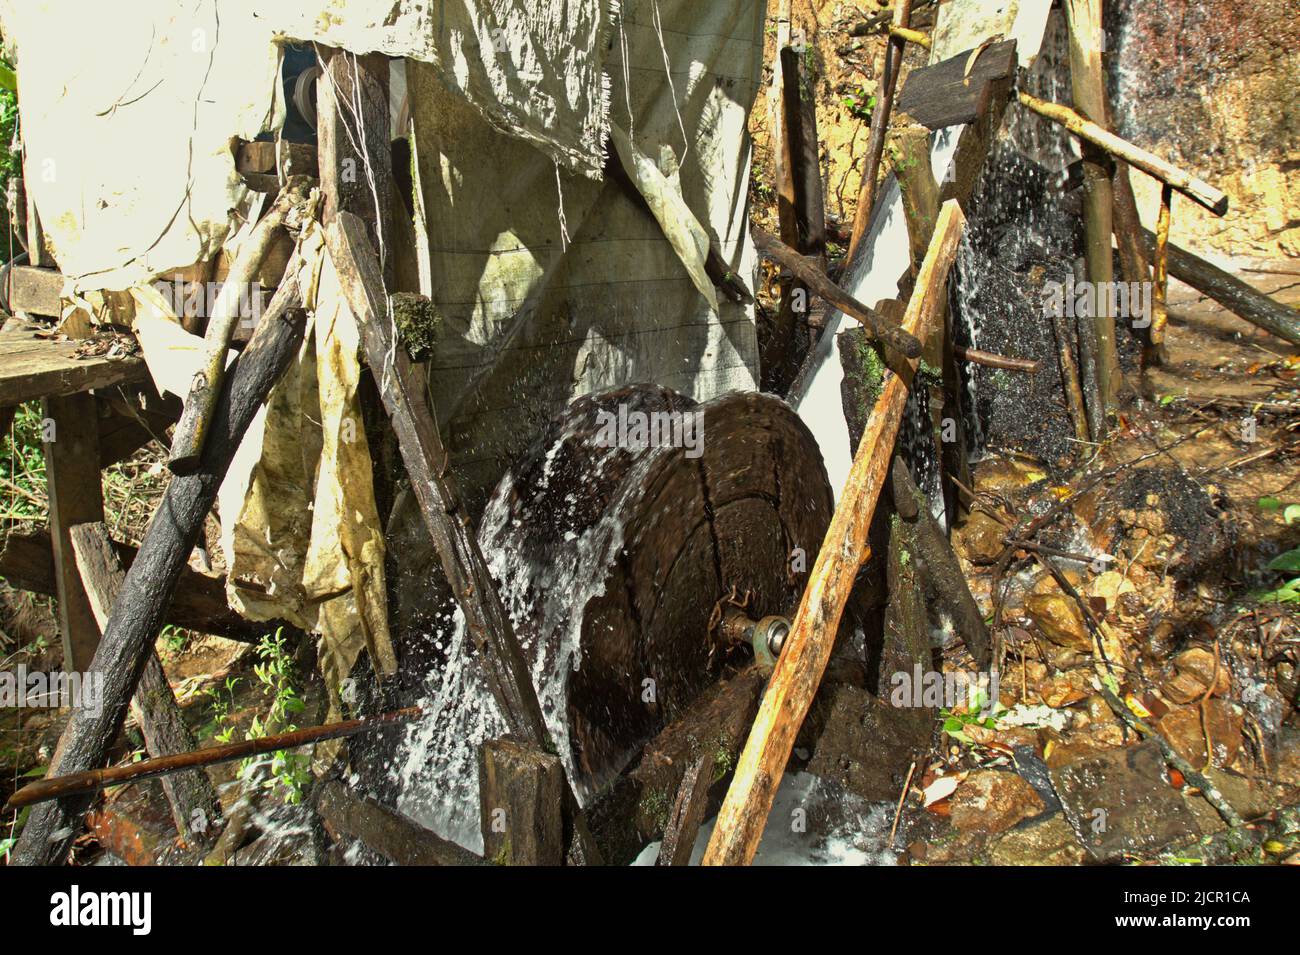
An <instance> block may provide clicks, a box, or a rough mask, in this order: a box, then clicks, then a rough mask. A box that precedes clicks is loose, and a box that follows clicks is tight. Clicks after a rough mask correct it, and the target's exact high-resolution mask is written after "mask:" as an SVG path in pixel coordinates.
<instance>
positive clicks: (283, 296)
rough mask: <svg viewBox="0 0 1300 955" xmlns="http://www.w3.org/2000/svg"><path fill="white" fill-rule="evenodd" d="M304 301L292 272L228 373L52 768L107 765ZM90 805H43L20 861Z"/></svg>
mask: <svg viewBox="0 0 1300 955" xmlns="http://www.w3.org/2000/svg"><path fill="white" fill-rule="evenodd" d="M298 302H299V297H298V283H297V280H296V279H291V278H286V279H285V281H284V282H283V283H281V285H280V288H279V289H277V290H276V293H275V295H274V296H273V297H272V299H271V303H270V305H269V306H268V308H267V311H266V313H265V314H264V315H263V316H262V321H261V322H259V323H258V326H257V328H256V329H255V330H254V332H253V337H252V339H251V340H250V341H249V343H248V347H247V348H245V349H244V352H243V354H242V355H241V356H240V357H239V359H238V360H237V361H236V362H235V365H234V367H233V369H232V370H231V373H230V374H229V375H228V376H227V377H226V386H225V387H224V388H223V389H222V395H221V400H220V401H219V402H218V403H217V408H216V414H215V416H214V419H213V427H212V430H211V431H210V432H209V435H208V440H207V442H206V443H205V446H204V452H203V458H202V461H201V462H200V466H199V468H198V470H196V471H195V472H194V473H193V474H189V475H185V476H175V477H173V478H172V480H171V482H170V483H169V484H168V485H167V490H166V492H165V493H164V494H163V498H162V501H161V502H160V503H159V505H158V510H157V511H155V513H154V516H153V520H151V521H150V522H149V529H148V530H147V531H146V532H145V537H144V541H143V542H142V543H141V545H140V553H139V554H138V555H137V557H136V560H135V563H134V564H132V565H131V569H130V570H129V571H127V575H126V580H125V581H123V583H122V590H121V593H120V594H119V596H118V600H117V603H116V604H115V605H114V607H113V613H112V616H110V617H109V621H108V625H107V626H106V627H105V628H104V637H103V639H102V640H101V641H100V645H99V649H98V650H97V651H96V653H95V658H94V660H93V661H92V662H91V668H92V669H94V670H97V671H98V672H100V673H102V674H103V675H104V694H103V700H102V706H101V707H99V708H98V709H97V710H93V711H92V710H91V709H90V708H87V707H80V708H78V709H77V710H76V711H74V712H73V714H72V718H71V719H70V720H69V722H68V725H67V727H66V728H65V729H64V731H63V735H62V736H61V737H60V738H59V744H58V747H57V748H56V750H55V753H54V758H53V759H52V760H51V762H50V769H49V772H50V774H51V775H55V774H67V773H79V772H85V771H89V770H93V769H95V768H96V767H98V766H99V765H100V764H102V763H103V761H104V757H105V755H106V753H107V751H108V747H109V745H110V743H111V742H112V741H113V738H114V737H115V736H116V735H117V732H118V730H119V729H120V727H121V725H122V719H123V717H124V716H125V715H126V709H127V704H128V703H129V701H130V699H131V696H132V695H133V694H134V693H135V687H136V684H137V683H138V682H139V677H140V671H141V670H142V669H143V668H144V664H145V660H146V659H147V658H148V651H149V649H150V648H151V647H152V646H153V641H154V639H155V638H156V636H157V634H158V630H159V629H160V628H161V627H162V625H163V620H164V619H165V618H166V612H167V604H168V602H169V601H170V599H171V596H172V592H173V590H174V589H175V586H176V579H177V578H178V577H179V576H180V573H181V571H182V569H183V568H184V567H185V566H186V563H187V561H188V560H189V556H190V552H191V551H193V550H194V543H195V541H197V540H198V536H199V532H200V531H201V530H202V528H203V522H204V520H205V519H206V518H207V515H208V512H209V511H211V510H212V504H213V502H214V501H215V500H216V497H217V489H218V488H219V487H220V486H221V481H222V478H223V477H224V476H225V473H226V469H227V468H228V467H229V466H230V460H231V458H232V457H234V454H235V449H236V448H237V447H238V446H239V442H240V440H241V439H242V438H243V436H244V432H246V431H247V430H248V426H249V424H250V423H251V422H252V420H253V417H254V415H256V414H257V410H258V408H260V407H261V406H262V404H263V402H265V400H266V396H267V395H268V394H269V393H270V390H271V387H272V386H273V385H274V384H275V383H276V382H277V381H278V380H279V379H280V376H281V375H282V374H283V373H284V370H285V369H286V368H288V367H289V363H290V362H291V361H292V360H293V359H294V357H295V356H296V355H297V354H298V347H299V345H301V343H302V337H303V330H304V328H305V326H306V316H305V315H304V314H303V313H302V312H301V311H300V310H299V309H298V308H297V305H298ZM88 805H89V800H88V799H86V798H84V797H73V798H70V799H62V800H59V801H57V802H49V803H46V804H44V805H42V806H41V807H39V808H38V809H34V810H33V811H32V814H31V816H30V817H29V818H28V820H27V825H26V826H25V827H24V828H23V832H22V835H21V836H20V837H19V839H18V845H17V846H16V847H15V848H14V852H13V855H12V857H11V862H12V863H16V864H18V865H53V864H57V863H59V862H61V861H62V860H63V858H64V856H65V855H66V854H67V850H68V847H69V845H71V843H72V840H73V838H75V836H76V834H77V826H76V820H77V819H78V817H79V816H80V815H81V814H82V813H83V812H84V811H85V809H86V807H87V806H88Z"/></svg>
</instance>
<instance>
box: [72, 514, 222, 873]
mask: <svg viewBox="0 0 1300 955" xmlns="http://www.w3.org/2000/svg"><path fill="white" fill-rule="evenodd" d="M71 537H72V550H73V552H74V553H75V554H76V558H77V570H78V572H79V573H80V574H81V581H82V585H83V586H84V587H85V590H86V595H87V596H88V597H89V598H90V605H91V609H92V610H93V611H94V615H95V621H96V623H97V624H98V625H99V626H100V627H101V628H102V627H104V626H105V625H106V624H107V623H108V617H109V614H110V613H111V612H112V609H113V604H114V603H115V602H116V601H117V595H118V592H119V591H120V590H121V589H122V581H123V580H124V579H125V578H126V571H124V570H123V569H122V563H121V561H120V560H119V559H118V556H117V550H116V548H115V547H114V544H113V540H112V538H110V537H109V534H108V528H107V527H106V526H105V525H104V524H103V523H102V522H101V523H94V524H77V525H75V526H74V527H73V528H72V531H71ZM131 712H132V714H133V715H134V716H135V719H136V722H137V723H139V724H140V731H141V732H142V733H143V734H144V744H145V748H146V749H147V750H148V752H149V755H150V756H153V757H159V756H176V755H178V754H180V753H187V752H190V751H191V750H193V749H195V748H197V746H198V744H197V743H196V742H195V740H194V736H193V734H191V733H190V730H189V727H188V726H186V725H185V720H184V718H183V717H182V716H181V708H180V707H179V706H178V705H177V703H176V696H175V694H174V693H172V688H171V684H170V683H168V682H167V675H166V674H165V673H164V672H163V666H162V662H161V661H160V660H159V659H158V654H157V653H156V652H153V651H151V652H150V653H149V658H148V659H147V660H146V661H145V665H144V669H143V670H142V671H141V672H140V682H139V683H138V684H137V685H136V688H135V695H134V696H133V697H132V698H131ZM162 787H163V792H164V793H165V794H166V796H167V804H168V805H169V806H170V807H171V812H172V821H173V822H174V823H175V824H176V832H177V834H178V835H179V836H180V837H181V839H182V840H184V841H185V842H187V843H189V844H191V845H193V846H196V847H198V848H202V849H207V848H210V847H211V845H212V843H213V842H215V841H216V836H217V831H218V827H217V825H216V822H217V820H218V819H220V818H221V806H220V804H219V803H218V802H217V791H216V789H214V788H213V786H212V781H211V780H209V779H208V777H207V774H206V773H205V772H203V770H201V769H191V770H186V771H184V772H180V773H176V774H175V775H172V776H165V777H163V779H162Z"/></svg>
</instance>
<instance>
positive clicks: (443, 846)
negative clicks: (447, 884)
mask: <svg viewBox="0 0 1300 955" xmlns="http://www.w3.org/2000/svg"><path fill="white" fill-rule="evenodd" d="M316 811H317V812H319V813H320V817H321V821H322V822H323V823H324V824H325V828H326V830H327V831H328V832H329V833H330V834H331V835H332V836H333V837H334V838H335V839H336V840H337V839H338V838H339V837H340V836H343V837H347V838H351V839H357V840H359V841H361V842H362V843H364V844H365V845H367V846H369V847H370V848H371V849H373V850H374V851H375V852H378V853H379V854H380V855H382V856H384V858H386V859H388V860H390V861H392V862H395V863H397V864H398V865H406V866H426V865H433V866H444V865H482V864H483V859H482V857H481V856H477V855H475V854H474V853H472V852H470V851H469V850H468V849H462V848H461V847H460V846H458V845H456V843H454V842H450V841H448V840H446V839H443V838H441V837H439V836H438V835H436V834H435V833H432V832H430V831H429V830H428V829H425V828H424V827H423V826H420V825H418V824H417V823H415V822H413V821H412V820H410V819H408V818H406V817H405V816H403V815H402V814H401V813H399V812H396V811H394V810H392V809H389V808H388V807H387V806H382V805H380V804H379V803H377V802H375V801H374V800H373V799H370V798H367V797H365V796H362V795H360V794H359V793H357V792H355V791H354V790H352V789H351V788H350V787H348V786H345V785H344V784H343V783H341V782H339V781H338V780H337V779H331V780H328V781H326V782H324V783H322V784H321V786H320V790H319V792H318V793H317V796H316Z"/></svg>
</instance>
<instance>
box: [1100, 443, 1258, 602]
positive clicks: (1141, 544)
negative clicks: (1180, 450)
mask: <svg viewBox="0 0 1300 955" xmlns="http://www.w3.org/2000/svg"><path fill="white" fill-rule="evenodd" d="M1106 502H1107V504H1108V505H1109V507H1108V508H1107V509H1105V513H1108V514H1109V515H1111V516H1112V517H1113V519H1114V520H1115V521H1116V522H1117V523H1118V530H1119V532H1120V535H1121V536H1122V537H1123V538H1124V540H1123V541H1122V543H1121V546H1120V550H1121V551H1122V553H1123V555H1124V556H1125V557H1127V558H1129V559H1131V560H1138V559H1141V560H1145V561H1146V562H1147V563H1148V564H1153V563H1158V564H1164V565H1167V566H1168V568H1169V571H1170V573H1172V574H1173V575H1174V576H1176V577H1179V578H1180V579H1192V578H1196V577H1199V576H1202V575H1203V574H1204V573H1205V572H1207V571H1213V570H1222V569H1223V568H1224V567H1225V566H1227V565H1228V562H1227V560H1226V558H1227V556H1228V552H1229V550H1230V549H1231V547H1232V545H1233V544H1234V543H1235V541H1236V537H1237V532H1236V527H1235V525H1234V524H1233V523H1232V522H1231V521H1230V520H1228V519H1227V517H1226V514H1225V512H1224V511H1223V509H1222V507H1220V505H1219V502H1216V501H1215V500H1214V499H1212V498H1211V497H1210V495H1209V494H1208V493H1207V492H1206V490H1205V488H1203V487H1202V486H1201V485H1200V484H1198V483H1197V482H1196V480H1195V479H1194V478H1192V477H1191V476H1190V475H1189V474H1188V473H1187V472H1186V471H1184V470H1183V469H1182V468H1180V467H1167V468H1137V469H1135V470H1133V471H1132V472H1130V473H1129V474H1128V475H1127V476H1126V477H1124V478H1123V479H1122V480H1121V481H1120V482H1119V483H1118V484H1117V485H1116V486H1115V487H1114V488H1112V489H1111V490H1110V492H1109V493H1108V494H1107V497H1106Z"/></svg>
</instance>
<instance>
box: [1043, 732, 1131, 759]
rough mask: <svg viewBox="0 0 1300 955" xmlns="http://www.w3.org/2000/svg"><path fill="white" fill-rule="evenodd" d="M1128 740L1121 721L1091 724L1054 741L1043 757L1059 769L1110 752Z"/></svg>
mask: <svg viewBox="0 0 1300 955" xmlns="http://www.w3.org/2000/svg"><path fill="white" fill-rule="evenodd" d="M1126 742H1127V741H1126V739H1125V737H1124V730H1123V728H1122V727H1121V726H1120V724H1119V723H1101V724H1098V725H1095V726H1092V725H1090V726H1088V727H1087V728H1086V729H1084V730H1083V731H1081V732H1075V733H1071V734H1070V735H1069V736H1068V737H1066V738H1064V739H1061V740H1056V741H1054V742H1053V743H1052V745H1051V746H1050V747H1048V749H1047V753H1046V755H1045V756H1044V757H1043V758H1044V760H1045V761H1046V763H1047V765H1048V766H1049V767H1050V768H1052V769H1059V768H1061V767H1063V766H1069V765H1070V764H1071V763H1077V762H1078V761H1079V760H1081V759H1090V758H1092V757H1094V756H1099V755H1102V754H1105V753H1109V752H1111V751H1113V750H1114V749H1116V748H1117V747H1122V746H1124V745H1125V743H1126Z"/></svg>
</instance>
